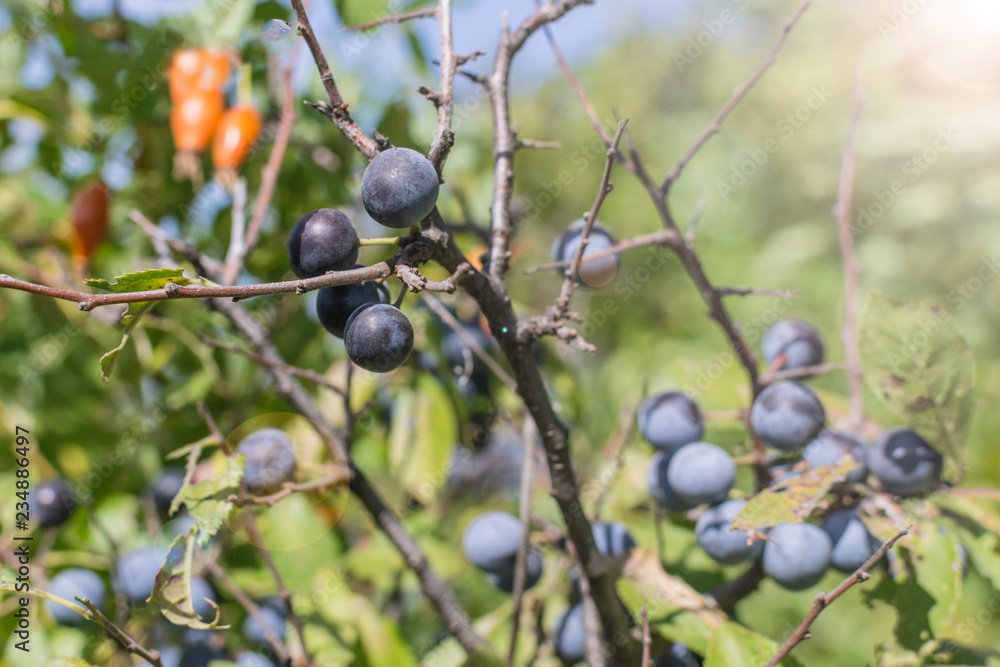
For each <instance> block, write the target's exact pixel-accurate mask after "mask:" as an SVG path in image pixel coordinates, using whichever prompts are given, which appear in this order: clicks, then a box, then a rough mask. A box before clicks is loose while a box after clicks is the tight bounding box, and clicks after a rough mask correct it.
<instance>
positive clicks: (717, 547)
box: [694, 499, 764, 565]
mask: <svg viewBox="0 0 1000 667" xmlns="http://www.w3.org/2000/svg"><path fill="white" fill-rule="evenodd" d="M746 504H747V503H746V501H745V500H736V499H734V500H727V501H726V502H724V503H722V504H721V505H716V506H715V507H710V508H708V509H707V510H705V513H704V514H702V515H701V516H700V517H698V522H697V523H696V524H695V526H694V532H695V535H696V536H697V537H698V544H700V545H701V548H702V549H704V550H705V553H707V554H708V555H709V556H710V557H711V558H712V560H714V561H716V562H717V563H722V564H723V565H735V564H737V563H743V562H745V561H748V560H751V559H753V558H756V557H757V556H759V555H760V553H761V551H763V549H764V540H760V539H755V540H754V541H753V543H751V542H750V536H749V535H748V534H747V533H745V532H743V531H742V530H730V529H729V527H730V525H731V524H732V522H733V519H735V518H736V517H737V516H739V514H740V512H741V511H743V508H744V507H746Z"/></svg>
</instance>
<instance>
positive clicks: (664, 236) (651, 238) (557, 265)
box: [524, 229, 677, 275]
mask: <svg viewBox="0 0 1000 667" xmlns="http://www.w3.org/2000/svg"><path fill="white" fill-rule="evenodd" d="M676 237H677V235H676V234H675V233H674V232H672V231H670V230H668V229H661V230H660V231H658V232H653V233H651V234H641V235H639V236H633V237H632V238H630V239H625V240H624V241H619V242H618V243H616V244H614V245H612V246H608V247H607V248H605V249H603V250H598V251H597V252H592V253H590V254H589V255H587V256H586V257H584V258H583V259H582V260H581V262H580V264H581V265H583V264H586V263H587V262H593V261H596V260H598V259H601V258H604V257H610V256H612V255H614V254H615V253H619V252H623V251H625V250H632V249H633V248H644V247H646V246H651V245H668V244H670V243H671V241H673V240H674V239H675V238H676ZM572 261H573V258H570V259H564V260H561V261H558V262H548V263H546V264H539V265H537V266H533V267H531V268H530V269H525V271H524V273H525V274H526V275H527V274H532V273H538V272H539V271H549V270H551V269H561V268H563V267H566V266H569V265H570V263H572Z"/></svg>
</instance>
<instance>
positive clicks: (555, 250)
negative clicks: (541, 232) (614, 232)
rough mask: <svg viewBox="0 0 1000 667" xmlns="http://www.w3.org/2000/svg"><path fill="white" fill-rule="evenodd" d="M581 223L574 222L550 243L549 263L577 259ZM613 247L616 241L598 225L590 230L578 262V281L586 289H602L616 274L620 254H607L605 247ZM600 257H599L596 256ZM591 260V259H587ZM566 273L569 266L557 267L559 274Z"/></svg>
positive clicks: (580, 221)
mask: <svg viewBox="0 0 1000 667" xmlns="http://www.w3.org/2000/svg"><path fill="white" fill-rule="evenodd" d="M584 226H585V223H584V221H583V220H582V219H581V220H577V221H575V222H573V224H571V225H570V226H569V227H567V228H566V229H565V230H564V231H563V232H562V234H560V235H559V236H557V237H556V240H555V241H554V242H553V244H552V261H553V262H569V261H572V259H573V257H574V256H576V249H577V247H579V245H580V237H581V236H582V235H583V228H584ZM614 244H615V238H614V237H613V236H611V233H610V232H609V231H608V230H607V229H605V228H604V227H602V226H601V225H600V223H594V226H593V228H592V229H591V230H590V237H589V239H588V241H587V248H586V250H584V251H583V258H582V260H581V262H580V273H579V280H580V282H582V283H584V284H585V285H587V286H589V287H604V286H605V285H607V284H608V283H610V282H611V281H612V280H614V279H615V276H616V275H617V274H618V262H619V261H620V260H621V255H620V254H619V253H610V254H609V253H606V252H605V251H607V249H608V248H610V247H611V246H613V245H614ZM598 254H601V255H602V256H600V257H595V256H596V255H598ZM588 258H593V259H588ZM568 271H569V267H568V266H563V267H560V268H559V273H560V274H562V275H563V276H565V275H566V273H567V272H568Z"/></svg>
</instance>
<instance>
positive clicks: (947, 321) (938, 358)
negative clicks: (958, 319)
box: [859, 290, 973, 462]
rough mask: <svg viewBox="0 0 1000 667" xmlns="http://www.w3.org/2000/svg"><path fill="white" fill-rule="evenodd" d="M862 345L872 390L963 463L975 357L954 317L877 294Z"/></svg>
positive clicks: (870, 300)
mask: <svg viewBox="0 0 1000 667" xmlns="http://www.w3.org/2000/svg"><path fill="white" fill-rule="evenodd" d="M859 343H860V344H859V347H860V352H861V362H862V365H863V366H864V371H865V379H866V381H867V382H868V384H869V386H870V387H871V389H872V391H873V392H875V394H877V395H878V396H879V398H881V399H882V401H883V402H884V403H885V405H886V407H888V408H889V410H890V411H892V413H893V414H895V415H896V416H897V417H899V418H900V419H903V420H905V421H906V423H907V424H908V425H909V426H910V427H911V428H913V429H915V430H916V431H917V432H919V433H920V434H921V435H923V436H924V437H925V438H926V439H927V440H928V441H929V442H931V443H932V444H934V445H935V446H937V447H939V448H940V449H941V451H942V453H944V454H946V455H948V456H949V457H951V458H952V460H953V461H954V462H958V460H959V459H960V456H961V452H962V449H963V448H964V446H965V440H966V435H967V431H968V426H969V422H970V418H971V414H972V408H973V401H972V372H973V358H972V351H971V349H970V348H969V344H968V342H967V341H966V339H965V336H964V335H963V334H962V332H961V331H960V330H959V328H958V326H957V325H956V323H955V321H954V320H953V319H952V317H951V315H949V314H948V313H947V312H945V311H944V310H942V309H940V308H935V307H933V306H930V305H927V304H923V303H917V302H910V301H904V300H901V299H896V298H894V297H891V296H888V295H886V294H884V293H883V292H880V291H877V290H876V291H873V292H872V294H871V296H869V298H868V305H867V306H866V308H865V312H864V315H862V318H861V327H860V341H859Z"/></svg>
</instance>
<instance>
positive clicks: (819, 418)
mask: <svg viewBox="0 0 1000 667" xmlns="http://www.w3.org/2000/svg"><path fill="white" fill-rule="evenodd" d="M825 421H826V412H825V411H824V410H823V404H822V403H820V402H819V399H818V398H816V394H814V393H813V391H812V389H810V388H809V387H806V386H805V385H803V384H799V383H798V382H777V383H775V384H772V385H769V386H768V387H767V388H765V389H764V391H762V392H760V394H759V395H758V396H757V399H756V400H755V401H754V402H753V408H752V409H751V411H750V422H751V423H752V424H753V429H754V431H756V432H757V435H759V436H760V437H761V439H763V440H764V442H766V443H767V444H769V445H771V446H772V447H775V448H777V449H780V450H782V451H786V452H795V451H798V450H800V449H802V448H803V447H805V446H806V445H807V444H809V443H810V442H811V441H812V440H813V439H814V438H815V437H816V436H817V435H818V434H819V432H820V431H821V430H823V423H824V422H825Z"/></svg>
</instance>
